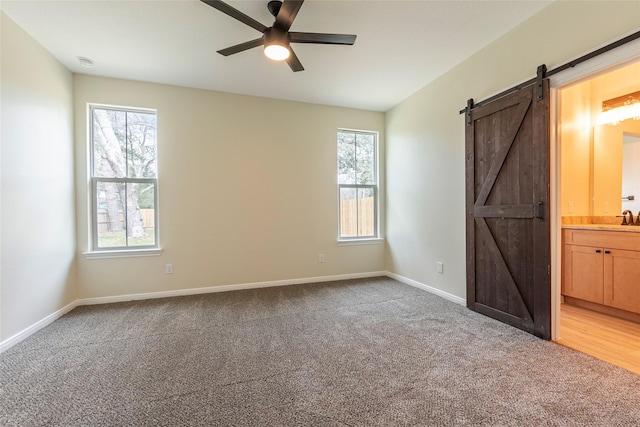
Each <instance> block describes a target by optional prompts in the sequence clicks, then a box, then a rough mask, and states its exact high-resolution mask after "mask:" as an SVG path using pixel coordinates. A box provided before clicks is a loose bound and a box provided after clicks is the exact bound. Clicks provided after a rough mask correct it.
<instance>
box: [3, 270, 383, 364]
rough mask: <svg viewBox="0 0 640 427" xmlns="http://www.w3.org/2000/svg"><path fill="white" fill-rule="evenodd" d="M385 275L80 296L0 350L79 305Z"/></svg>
mask: <svg viewBox="0 0 640 427" xmlns="http://www.w3.org/2000/svg"><path fill="white" fill-rule="evenodd" d="M386 275H387V273H386V272H385V271H372V272H368V273H353V274H339V275H335V276H320V277H306V278H300V279H287V280H274V281H270V282H253V283H241V284H236V285H223V286H211V287H207V288H193V289H179V290H174V291H163V292H148V293H142V294H130V295H115V296H108V297H97V298H82V299H78V300H75V301H74V302H72V303H71V304H68V305H66V306H65V307H63V308H61V309H60V310H58V311H56V312H55V313H52V314H50V315H48V316H47V317H45V318H44V319H42V320H40V321H38V322H36V323H34V324H33V325H31V326H29V327H28V328H26V329H24V330H23V331H21V332H18V333H17V334H15V335H14V336H12V337H11V338H8V339H7V340H5V341H2V342H0V353H2V352H3V351H5V350H8V349H9V348H11V347H13V346H14V345H16V344H18V343H19V342H20V341H22V340H24V339H26V338H28V337H29V336H31V335H33V334H34V333H36V332H37V331H39V330H40V329H42V328H44V327H45V326H47V325H49V324H50V323H52V322H53V321H55V320H57V319H59V318H60V317H62V316H64V315H65V314H67V313H68V312H70V311H71V310H73V309H74V308H76V307H79V306H81V305H94V304H109V303H113V302H123V301H134V300H144V299H154V298H167V297H176V296H185V295H197V294H208V293H213V292H226V291H237V290H241V289H257V288H268V287H274V286H288V285H301V284H304V283H320V282H334V281H336V280H349V279H362V278H368V277H378V276H386Z"/></svg>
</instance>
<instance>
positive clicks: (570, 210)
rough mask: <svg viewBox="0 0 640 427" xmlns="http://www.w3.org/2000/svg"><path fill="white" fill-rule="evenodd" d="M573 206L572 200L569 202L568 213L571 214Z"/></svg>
mask: <svg viewBox="0 0 640 427" xmlns="http://www.w3.org/2000/svg"><path fill="white" fill-rule="evenodd" d="M574 209H575V206H574V205H573V200H570V201H569V213H573V210H574Z"/></svg>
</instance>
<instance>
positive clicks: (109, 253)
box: [85, 104, 161, 258]
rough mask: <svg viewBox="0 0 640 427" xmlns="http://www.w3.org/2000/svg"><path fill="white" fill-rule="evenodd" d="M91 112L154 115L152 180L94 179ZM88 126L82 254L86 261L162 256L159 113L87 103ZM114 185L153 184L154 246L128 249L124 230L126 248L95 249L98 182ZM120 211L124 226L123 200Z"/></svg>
mask: <svg viewBox="0 0 640 427" xmlns="http://www.w3.org/2000/svg"><path fill="white" fill-rule="evenodd" d="M94 110H112V111H118V112H125V113H143V114H154V115H155V116H156V131H155V132H156V133H155V150H156V159H155V162H156V164H155V177H154V178H130V177H98V176H94V173H95V171H94V168H95V159H94V155H95V151H94V149H95V147H94V139H95V138H94ZM87 116H88V117H87V124H88V130H87V134H88V144H87V146H88V149H89V152H88V156H87V161H88V166H89V168H88V173H89V180H88V184H89V189H90V191H89V198H90V203H89V209H90V212H89V215H88V216H89V229H90V230H89V231H90V233H89V235H90V239H89V245H88V246H89V251H88V252H86V253H85V256H86V257H87V258H103V257H120V256H149V255H159V254H160V253H161V249H160V241H159V237H160V230H159V229H160V227H159V216H158V211H159V206H158V175H159V173H158V135H157V128H158V127H157V117H158V112H157V110H156V109H151V108H138V107H125V106H116V105H105V104H88V111H87ZM101 182H103V183H105V182H106V183H116V184H121V183H122V184H125V185H126V184H152V185H153V190H154V191H153V206H154V209H153V218H154V226H153V235H154V236H153V237H154V244H153V245H136V246H129V243H128V240H129V237H128V235H127V232H126V228H125V244H126V246H105V247H99V246H98V242H99V239H98V228H99V227H98V193H99V192H98V184H99V183H101ZM123 204H124V205H123V210H124V212H125V223H126V220H127V217H126V212H127V206H126V200H124V202H123Z"/></svg>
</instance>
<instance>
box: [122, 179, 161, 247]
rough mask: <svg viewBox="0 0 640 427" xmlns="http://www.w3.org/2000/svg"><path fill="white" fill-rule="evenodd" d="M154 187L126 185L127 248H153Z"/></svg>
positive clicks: (152, 185)
mask: <svg viewBox="0 0 640 427" xmlns="http://www.w3.org/2000/svg"><path fill="white" fill-rule="evenodd" d="M154 192H155V185H154V184H151V183H141V184H136V183H129V184H127V238H128V239H127V240H128V244H129V246H154V245H155V244H156V241H155V232H154V227H155V209H154V200H155V195H154Z"/></svg>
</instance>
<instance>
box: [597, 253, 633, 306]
mask: <svg viewBox="0 0 640 427" xmlns="http://www.w3.org/2000/svg"><path fill="white" fill-rule="evenodd" d="M604 303H605V304H606V305H608V306H611V307H615V308H619V309H622V310H627V311H632V312H636V313H640V252H637V251H623V250H617V249H605V253H604Z"/></svg>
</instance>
